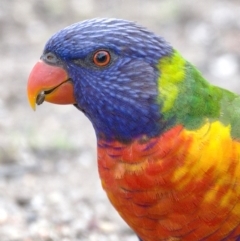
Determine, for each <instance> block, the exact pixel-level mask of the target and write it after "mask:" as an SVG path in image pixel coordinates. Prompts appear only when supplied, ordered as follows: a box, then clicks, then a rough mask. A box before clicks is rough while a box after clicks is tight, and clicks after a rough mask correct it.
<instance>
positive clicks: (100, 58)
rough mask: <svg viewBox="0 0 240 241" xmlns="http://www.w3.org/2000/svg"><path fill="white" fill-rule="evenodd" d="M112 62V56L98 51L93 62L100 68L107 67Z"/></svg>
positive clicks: (104, 51)
mask: <svg viewBox="0 0 240 241" xmlns="http://www.w3.org/2000/svg"><path fill="white" fill-rule="evenodd" d="M110 61H111V55H110V53H109V52H108V51H106V50H98V51H97V52H96V53H95V54H94V55H93V62H94V64H95V65H97V66H98V67H105V66H107V65H108V64H109V63H110Z"/></svg>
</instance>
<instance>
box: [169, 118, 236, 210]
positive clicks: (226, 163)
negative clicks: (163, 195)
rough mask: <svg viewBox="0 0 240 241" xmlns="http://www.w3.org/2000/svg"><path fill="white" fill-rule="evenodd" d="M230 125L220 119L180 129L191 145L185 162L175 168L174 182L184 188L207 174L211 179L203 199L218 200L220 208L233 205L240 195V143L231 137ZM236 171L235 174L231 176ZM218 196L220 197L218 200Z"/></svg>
mask: <svg viewBox="0 0 240 241" xmlns="http://www.w3.org/2000/svg"><path fill="white" fill-rule="evenodd" d="M230 133H231V128H230V125H228V126H224V125H223V124H222V123H221V122H219V121H215V122H213V123H210V122H207V123H205V124H204V125H203V126H202V127H201V128H200V129H198V130H194V131H189V130H184V131H183V133H182V134H183V136H184V137H183V139H187V138H190V139H191V145H190V146H189V151H188V153H187V154H186V157H185V161H184V164H183V165H181V166H180V167H179V168H177V169H176V170H175V172H174V175H173V179H172V180H173V182H175V183H177V188H178V189H179V190H183V189H184V188H186V186H187V185H189V184H190V183H191V182H192V181H193V180H194V181H196V180H199V181H200V182H203V177H204V176H206V174H207V173H208V174H207V175H209V178H210V179H211V180H212V181H211V182H210V183H211V184H210V183H209V184H208V185H210V186H208V187H207V190H206V193H205V195H204V202H207V203H214V202H218V205H220V206H221V207H228V206H232V205H233V203H234V202H235V201H236V198H237V197H238V196H240V188H239V186H238V184H236V181H237V179H238V176H239V173H238V174H237V173H236V172H234V170H235V168H237V167H238V168H237V169H239V164H238V163H239V158H238V155H236V153H238V152H239V150H240V143H239V142H236V141H234V140H233V139H232V138H231V134H230ZM234 174H235V175H234ZM219 196H222V197H221V198H220V199H219Z"/></svg>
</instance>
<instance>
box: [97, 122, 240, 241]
mask: <svg viewBox="0 0 240 241" xmlns="http://www.w3.org/2000/svg"><path fill="white" fill-rule="evenodd" d="M239 156H240V144H239V142H237V141H233V140H232V138H231V136H230V127H228V126H223V125H222V124H221V123H220V122H214V123H206V124H205V125H204V126H202V127H201V128H200V129H199V130H194V131H189V130H185V129H184V128H183V127H182V126H176V127H174V128H172V129H171V130H169V131H167V132H166V133H165V134H163V135H161V136H160V137H158V138H153V139H150V140H148V139H147V138H142V139H139V140H136V141H134V142H132V143H130V144H122V143H119V142H112V143H106V142H103V141H99V143H98V166H99V173H100V177H101V180H102V185H103V188H104V189H105V191H106V192H107V195H108V197H109V199H110V201H111V203H112V204H113V205H114V207H115V208H116V209H117V211H118V212H119V214H120V215H121V216H122V217H123V219H124V220H125V221H126V222H127V223H128V224H129V226H131V228H132V229H133V230H134V231H135V232H136V233H137V234H138V235H139V236H140V237H141V238H142V239H143V240H144V241H159V240H165V241H170V240H171V241H173V240H183V241H195V240H196V241H200V240H210V241H211V240H212V241H217V240H222V239H223V238H224V237H227V240H236V237H237V235H238V234H239V235H240V228H239V223H240V182H239V177H240V164H239Z"/></svg>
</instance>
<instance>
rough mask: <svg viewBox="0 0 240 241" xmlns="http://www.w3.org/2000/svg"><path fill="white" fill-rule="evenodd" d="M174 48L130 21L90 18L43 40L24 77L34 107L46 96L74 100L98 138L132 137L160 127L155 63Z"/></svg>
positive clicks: (154, 132)
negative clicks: (36, 56)
mask: <svg viewBox="0 0 240 241" xmlns="http://www.w3.org/2000/svg"><path fill="white" fill-rule="evenodd" d="M172 51H173V50H172V48H171V47H170V46H169V45H168V43H166V42H165V40H164V39H162V38H161V37H158V36H156V35H155V34H153V33H151V32H149V31H147V30H146V29H144V28H142V27H140V26H138V25H136V24H135V23H133V22H129V21H125V20H119V19H92V20H86V21H83V22H80V23H76V24H73V25H71V26H69V27H67V28H65V29H62V30H60V31H59V32H57V33H56V34H55V35H53V36H52V37H51V38H50V39H49V41H48V42H47V44H46V46H45V49H44V51H43V54H42V56H41V59H40V61H39V62H38V63H37V64H36V65H35V67H34V68H33V70H32V72H31V74H30V77H29V81H28V97H29V102H30V104H31V106H32V107H33V109H35V103H37V104H41V103H42V102H43V101H44V100H46V101H48V102H52V103H57V104H74V105H75V106H76V107H78V109H80V110H82V111H83V112H84V113H85V114H86V116H87V117H88V118H89V119H90V121H91V122H92V124H93V126H94V128H95V131H96V133H97V136H98V138H104V139H106V140H114V139H115V140H122V141H130V140H131V139H133V138H138V137H141V136H147V137H152V136H155V135H157V134H159V133H160V132H161V131H162V130H163V129H164V121H163V119H162V114H161V104H160V103H159V101H158V95H159V90H158V78H159V76H160V75H161V73H159V69H158V68H157V65H158V63H159V60H160V59H161V58H163V57H164V56H169V55H171V53H172Z"/></svg>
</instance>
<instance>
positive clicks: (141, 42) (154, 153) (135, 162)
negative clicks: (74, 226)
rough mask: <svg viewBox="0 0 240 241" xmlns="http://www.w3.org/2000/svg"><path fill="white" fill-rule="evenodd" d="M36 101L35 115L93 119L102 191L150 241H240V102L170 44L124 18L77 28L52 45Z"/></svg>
mask: <svg viewBox="0 0 240 241" xmlns="http://www.w3.org/2000/svg"><path fill="white" fill-rule="evenodd" d="M27 94H28V100H29V103H30V105H31V107H32V108H33V109H34V110H35V108H36V105H40V104H42V103H43V102H44V101H46V102H50V103H54V104H61V105H65V104H70V105H74V106H75V107H76V108H77V109H78V110H80V111H81V112H83V113H84V114H85V115H86V116H87V118H88V119H89V120H90V122H91V123H92V126H93V128H94V130H95V133H96V140H97V165H98V171H99V176H100V179H101V184H102V187H103V189H104V190H105V192H106V194H107V196H108V199H109V200H110V202H111V204H112V205H113V206H114V208H115V209H116V210H117V212H118V213H119V214H120V216H121V217H122V218H123V219H124V220H125V222H126V223H127V224H128V225H129V227H130V228H131V229H132V230H133V231H134V232H135V233H136V234H137V236H138V237H139V240H140V241H226V240H228V241H233V240H234V241H239V240H240V96H239V95H238V94H236V93H233V92H230V91H228V90H226V89H223V88H220V87H217V86H214V85H212V84H210V83H209V82H208V81H207V80H206V79H205V78H204V77H203V75H202V74H201V73H200V71H199V70H197V68H196V67H195V66H194V65H193V64H191V63H190V62H189V61H187V60H186V59H185V58H184V57H182V55H181V54H180V53H179V52H178V50H176V49H175V48H174V47H173V46H172V45H171V44H170V43H168V42H167V41H166V40H165V39H164V38H163V37H161V36H159V35H157V34H155V33H154V32H152V31H150V30H148V29H147V28H145V27H142V26H140V25H139V24H138V23H136V22H132V21H128V20H123V19H116V18H94V19H87V20H84V21H81V22H77V23H74V24H72V25H70V26H68V27H65V28H63V29H61V30H59V31H58V32H56V33H55V34H54V35H53V36H52V37H50V39H49V40H48V41H47V43H46V45H45V47H44V50H43V53H42V55H41V57H40V60H39V61H38V62H37V63H36V65H35V66H34V67H33V69H32V71H31V73H30V75H29V79H28V83H27Z"/></svg>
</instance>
